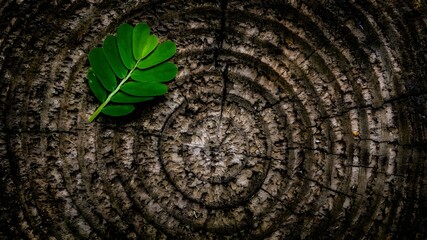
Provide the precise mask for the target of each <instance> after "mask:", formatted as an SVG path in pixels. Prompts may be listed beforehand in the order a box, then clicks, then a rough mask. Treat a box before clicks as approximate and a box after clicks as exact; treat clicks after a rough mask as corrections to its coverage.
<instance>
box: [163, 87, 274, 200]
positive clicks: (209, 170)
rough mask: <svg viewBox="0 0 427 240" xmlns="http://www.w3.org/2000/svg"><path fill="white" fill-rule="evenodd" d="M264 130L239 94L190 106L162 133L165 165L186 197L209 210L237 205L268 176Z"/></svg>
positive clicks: (193, 102)
mask: <svg viewBox="0 0 427 240" xmlns="http://www.w3.org/2000/svg"><path fill="white" fill-rule="evenodd" d="M212 109H216V110H217V111H212ZM263 126H266V124H265V123H264V122H263V120H262V119H261V118H260V117H259V116H258V115H257V114H256V113H255V111H254V110H253V109H252V107H251V106H250V104H249V103H248V102H247V101H246V100H244V99H242V98H240V97H238V96H235V95H228V96H227V98H226V99H221V96H219V95H216V94H211V96H208V97H206V98H204V99H192V100H189V101H186V102H184V103H183V104H182V105H181V106H180V107H179V108H178V109H177V110H176V111H175V112H174V113H173V114H172V116H171V117H170V118H169V120H168V121H167V123H166V124H165V127H164V129H163V134H162V138H161V139H160V144H159V150H160V151H159V154H160V157H161V162H162V165H163V166H164V169H165V172H166V174H167V175H168V177H169V178H170V179H171V181H172V183H173V185H174V186H175V187H176V188H177V189H178V190H179V191H180V192H182V193H183V194H184V195H185V196H187V197H188V198H190V199H192V200H194V201H196V202H199V203H202V204H204V205H206V206H210V207H220V206H221V207H223V206H224V205H229V206H231V205H235V204H238V203H240V202H241V201H244V200H246V199H248V198H250V196H251V195H252V194H253V193H254V192H256V191H258V190H259V187H260V186H261V185H262V183H263V181H264V178H265V176H266V173H267V171H268V167H269V161H268V160H267V159H268V158H269V155H270V153H269V146H268V141H267V136H268V134H267V130H266V129H265V128H264V127H263ZM221 196H227V198H228V199H227V201H224V199H223V197H221Z"/></svg>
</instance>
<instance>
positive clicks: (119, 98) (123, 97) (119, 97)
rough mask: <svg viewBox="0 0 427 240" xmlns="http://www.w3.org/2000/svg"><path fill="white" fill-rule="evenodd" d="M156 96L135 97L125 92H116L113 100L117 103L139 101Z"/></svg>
mask: <svg viewBox="0 0 427 240" xmlns="http://www.w3.org/2000/svg"><path fill="white" fill-rule="evenodd" d="M153 98H154V97H135V96H131V95H128V94H126V93H123V92H118V93H116V94H115V95H114V96H113V97H112V98H111V101H112V102H115V103H139V102H145V101H149V100H152V99H153Z"/></svg>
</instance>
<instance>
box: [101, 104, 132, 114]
mask: <svg viewBox="0 0 427 240" xmlns="http://www.w3.org/2000/svg"><path fill="white" fill-rule="evenodd" d="M133 110H135V107H134V106H133V105H132V104H120V105H109V106H106V107H104V109H102V113H103V114H106V115H109V116H113V117H119V116H124V115H128V114H129V113H131V112H133Z"/></svg>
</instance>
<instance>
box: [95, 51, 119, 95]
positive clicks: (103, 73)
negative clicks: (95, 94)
mask: <svg viewBox="0 0 427 240" xmlns="http://www.w3.org/2000/svg"><path fill="white" fill-rule="evenodd" d="M89 63H90V65H91V66H92V69H93V72H94V73H95V75H96V76H97V77H98V79H99V80H100V82H101V84H102V86H104V87H105V88H106V89H107V90H108V91H114V89H115V88H116V87H117V80H116V75H114V72H113V70H112V69H111V67H110V64H109V63H108V61H107V58H106V57H105V54H104V51H103V50H102V48H93V49H92V50H90V52H89Z"/></svg>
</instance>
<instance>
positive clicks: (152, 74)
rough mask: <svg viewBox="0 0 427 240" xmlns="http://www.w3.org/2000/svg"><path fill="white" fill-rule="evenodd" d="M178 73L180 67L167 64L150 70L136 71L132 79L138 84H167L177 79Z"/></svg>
mask: <svg viewBox="0 0 427 240" xmlns="http://www.w3.org/2000/svg"><path fill="white" fill-rule="evenodd" d="M177 73H178V67H177V66H176V65H175V64H173V63H171V62H165V63H162V64H160V65H156V66H154V67H152V68H149V69H144V70H139V69H136V70H135V71H133V72H132V74H131V75H130V77H131V78H132V79H133V80H135V81H138V82H167V81H170V80H172V79H174V78H175V76H176V74H177Z"/></svg>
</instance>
